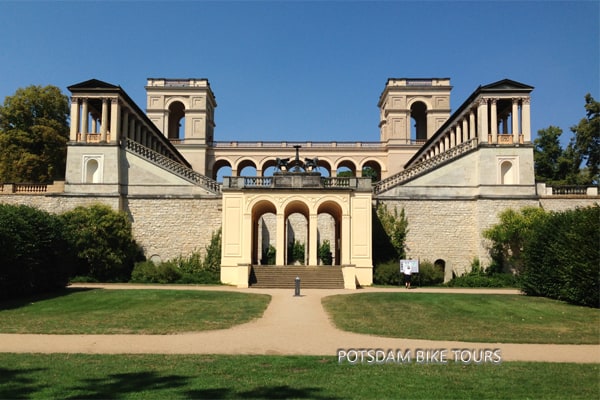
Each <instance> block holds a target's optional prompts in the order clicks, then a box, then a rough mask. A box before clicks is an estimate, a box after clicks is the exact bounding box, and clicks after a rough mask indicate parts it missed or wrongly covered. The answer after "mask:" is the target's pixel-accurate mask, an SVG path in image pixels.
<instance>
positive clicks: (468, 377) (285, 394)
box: [0, 354, 600, 399]
mask: <svg viewBox="0 0 600 400" xmlns="http://www.w3.org/2000/svg"><path fill="white" fill-rule="evenodd" d="M599 373H600V366H599V365H598V364H593V365H590V364H560V363H517V362H507V363H502V364H500V365H491V364H489V365H485V364H484V365H473V364H471V365H462V364H448V365H425V364H414V363H412V364H404V365H402V364H385V365H366V364H360V365H349V364H341V365H340V364H338V363H337V359H336V358H335V357H331V356H329V357H314V356H310V357H308V356H306V357H305V356H228V355H219V356H216V355H201V356H197V355H196V356H191V355H190V356H182V355H81V354H71V355H67V354H51V355H44V354H0V398H28V399H59V398H60V399H78V398H86V399H90V398H102V399H115V398H119V399H165V398H168V399H188V398H211V399H236V398H238V399H239V398H244V399H255V398H297V399H301V398H310V399H373V398H379V399H382V398H394V399H402V398H410V399H434V398H435V399H527V398H529V399H533V398H535V399H565V398H569V399H592V398H597V396H598V391H599V390H600V387H599V383H598V375H599Z"/></svg>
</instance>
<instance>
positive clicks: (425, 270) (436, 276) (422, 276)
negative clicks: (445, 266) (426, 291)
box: [418, 260, 444, 286]
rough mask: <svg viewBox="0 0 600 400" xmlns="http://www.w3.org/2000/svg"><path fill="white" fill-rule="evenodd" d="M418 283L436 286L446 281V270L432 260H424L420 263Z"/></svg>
mask: <svg viewBox="0 0 600 400" xmlns="http://www.w3.org/2000/svg"><path fill="white" fill-rule="evenodd" d="M418 283H419V285H420V286H436V285H439V284H441V283H444V271H443V270H442V269H441V268H440V267H439V266H438V265H434V264H433V263H432V262H431V261H428V260H423V261H421V262H420V263H419V276H418Z"/></svg>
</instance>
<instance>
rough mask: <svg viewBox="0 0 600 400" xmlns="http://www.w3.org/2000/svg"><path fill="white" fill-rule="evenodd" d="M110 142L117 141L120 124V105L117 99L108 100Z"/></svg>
mask: <svg viewBox="0 0 600 400" xmlns="http://www.w3.org/2000/svg"><path fill="white" fill-rule="evenodd" d="M110 100H111V104H110V116H111V118H110V141H111V143H115V142H116V141H117V140H119V132H120V131H119V125H120V124H121V105H120V104H119V99H110Z"/></svg>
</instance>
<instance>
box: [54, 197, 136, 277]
mask: <svg viewBox="0 0 600 400" xmlns="http://www.w3.org/2000/svg"><path fill="white" fill-rule="evenodd" d="M61 219H62V222H63V225H64V229H65V231H64V233H65V237H66V240H67V242H68V245H69V247H70V249H71V251H72V252H73V254H75V256H76V275H79V276H88V277H90V278H92V279H96V280H98V281H100V282H111V281H116V282H126V281H128V280H129V279H130V277H131V271H132V269H133V266H134V263H135V261H138V260H140V259H143V255H142V252H141V250H140V248H139V247H138V246H137V244H136V243H135V241H134V240H133V234H132V230H131V222H130V221H129V218H128V216H127V214H126V213H124V212H117V211H114V210H112V209H111V208H110V207H108V206H105V205H100V204H99V205H94V206H91V207H77V208H75V209H73V210H72V211H68V212H66V213H64V214H63V215H62V216H61Z"/></svg>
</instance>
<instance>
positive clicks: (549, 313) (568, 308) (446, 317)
mask: <svg viewBox="0 0 600 400" xmlns="http://www.w3.org/2000/svg"><path fill="white" fill-rule="evenodd" d="M323 305H324V307H325V309H326V310H327V311H328V313H329V314H330V315H331V316H332V319H333V321H334V323H335V324H336V325H337V326H338V327H339V328H340V329H343V330H347V331H351V332H357V333H367V334H373V335H379V336H387V337H399V338H409V339H431V340H457V341H470V342H492V343H495V342H500V343H556V344H558V343H561V344H567V343H570V344H599V343H600V310H598V309H593V308H588V307H580V306H574V305H570V304H566V303H563V302H559V301H555V300H549V299H545V298H541V297H527V296H520V295H488V294H481V295H478V294H438V293H415V292H395V293H358V294H352V295H338V296H331V297H327V298H325V299H323Z"/></svg>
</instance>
